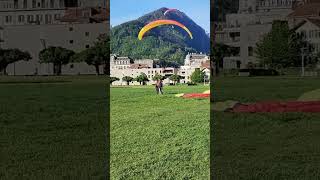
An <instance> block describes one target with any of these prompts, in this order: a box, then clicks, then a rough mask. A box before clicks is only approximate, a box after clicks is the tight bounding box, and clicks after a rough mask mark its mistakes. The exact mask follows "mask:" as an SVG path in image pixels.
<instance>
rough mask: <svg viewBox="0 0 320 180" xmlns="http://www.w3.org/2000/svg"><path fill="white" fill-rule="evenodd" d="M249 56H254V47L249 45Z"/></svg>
mask: <svg viewBox="0 0 320 180" xmlns="http://www.w3.org/2000/svg"><path fill="white" fill-rule="evenodd" d="M248 56H253V47H251V46H250V47H248Z"/></svg>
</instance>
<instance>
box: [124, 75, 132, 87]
mask: <svg viewBox="0 0 320 180" xmlns="http://www.w3.org/2000/svg"><path fill="white" fill-rule="evenodd" d="M122 81H126V82H127V85H128V86H129V84H130V82H132V81H133V77H130V76H124V77H123V78H122Z"/></svg>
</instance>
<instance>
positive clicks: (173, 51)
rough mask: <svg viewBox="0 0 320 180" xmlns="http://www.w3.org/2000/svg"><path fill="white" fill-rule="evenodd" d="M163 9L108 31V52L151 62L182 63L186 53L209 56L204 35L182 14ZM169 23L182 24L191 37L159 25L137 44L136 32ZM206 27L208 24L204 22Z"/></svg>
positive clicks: (167, 26) (168, 26)
mask: <svg viewBox="0 0 320 180" xmlns="http://www.w3.org/2000/svg"><path fill="white" fill-rule="evenodd" d="M166 10H167V8H161V9H158V10H156V11H154V12H151V13H149V14H146V15H144V16H142V17H140V18H138V19H137V20H133V21H130V22H126V23H123V24H121V25H118V26H115V27H113V28H112V29H111V52H112V53H114V54H119V55H121V56H130V57H132V58H137V59H138V58H152V59H155V58H156V59H161V60H167V61H174V62H178V63H180V64H182V63H183V61H184V58H185V55H186V54H187V53H188V52H190V53H191V52H203V53H209V45H210V38H209V37H208V35H207V34H206V32H205V31H204V30H203V29H202V28H201V27H200V26H198V25H197V24H196V23H195V22H193V21H192V20H191V19H190V18H189V17H188V16H186V15H185V14H184V13H183V12H180V11H175V12H170V13H168V14H167V16H164V12H165V11H166ZM158 19H171V20H176V21H178V22H180V23H182V24H184V25H185V26H186V27H187V28H188V29H189V30H190V31H191V32H192V34H193V37H194V38H193V39H190V37H189V35H188V33H187V32H185V31H184V30H183V29H181V28H180V27H177V26H171V25H163V26H160V27H157V28H154V29H152V30H151V31H149V32H147V33H146V34H145V35H144V38H143V39H142V40H141V41H140V40H138V38H137V37H138V33H139V31H140V29H141V28H142V27H143V26H145V25H146V24H148V23H149V22H151V21H154V20H158ZM208 23H209V22H208Z"/></svg>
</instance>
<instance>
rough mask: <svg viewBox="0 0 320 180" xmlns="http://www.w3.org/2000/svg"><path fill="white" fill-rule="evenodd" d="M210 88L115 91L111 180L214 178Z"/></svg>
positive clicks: (112, 109)
mask: <svg viewBox="0 0 320 180" xmlns="http://www.w3.org/2000/svg"><path fill="white" fill-rule="evenodd" d="M208 89H209V87H208V86H194V87H187V86H176V87H173V86H171V87H168V86H165V87H164V92H165V95H156V94H155V90H154V87H152V86H151V87H150V86H149V87H127V88H125V87H122V88H119V87H115V88H111V140H112V141H111V178H112V179H126V180H127V179H209V113H210V108H209V104H210V103H209V99H202V100H195V99H183V98H177V97H174V94H178V93H186V92H203V91H205V90H208Z"/></svg>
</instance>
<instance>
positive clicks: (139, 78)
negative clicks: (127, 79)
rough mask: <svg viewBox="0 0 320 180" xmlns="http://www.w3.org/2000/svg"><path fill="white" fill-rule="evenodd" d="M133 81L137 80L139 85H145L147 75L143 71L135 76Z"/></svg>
mask: <svg viewBox="0 0 320 180" xmlns="http://www.w3.org/2000/svg"><path fill="white" fill-rule="evenodd" d="M134 80H135V81H137V82H139V83H140V85H141V84H142V85H145V82H146V81H149V79H148V76H147V75H146V74H144V73H141V74H140V75H139V76H137V77H136V78H135V79H134Z"/></svg>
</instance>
